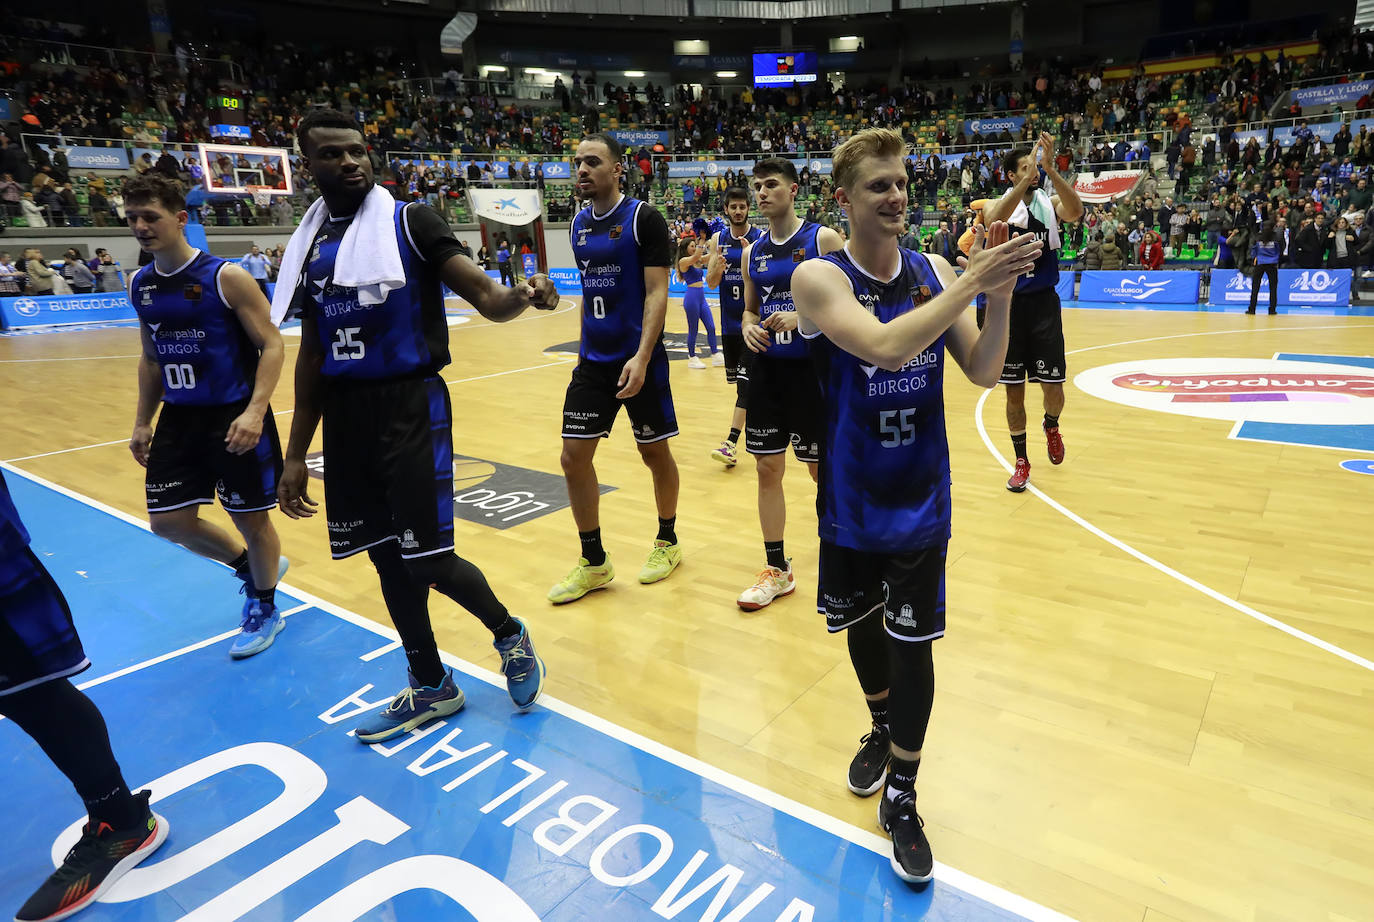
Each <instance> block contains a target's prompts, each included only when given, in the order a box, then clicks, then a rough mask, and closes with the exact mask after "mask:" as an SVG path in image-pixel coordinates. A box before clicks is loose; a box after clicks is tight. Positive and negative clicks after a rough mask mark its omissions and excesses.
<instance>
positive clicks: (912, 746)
mask: <svg viewBox="0 0 1374 922" xmlns="http://www.w3.org/2000/svg"><path fill="white" fill-rule="evenodd" d="M933 643H934V642H933V641H930V640H923V641H919V642H916V643H910V642H907V641H902V640H892V641H890V644H889V650H890V656H891V667H890V668H891V670H892V691H891V693H889V695H888V698H887V710H888V717H889V720H890V726H891V728H892V742H893V745H896V746H898V747H900V748H902V749H906V750H910V751H911V752H920V751H921V748H922V747H923V746H924V745H925V741H926V728H927V727H928V726H930V711H931V706H932V705H933V704H934V703H935V660H934V659H933V657H932V652H933V650H932V647H933Z"/></svg>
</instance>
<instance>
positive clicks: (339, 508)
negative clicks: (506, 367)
mask: <svg viewBox="0 0 1374 922" xmlns="http://www.w3.org/2000/svg"><path fill="white" fill-rule="evenodd" d="M296 132H297V139H298V141H299V142H300V147H301V153H302V154H303V155H304V158H305V159H304V164H305V166H306V168H307V169H309V171H310V173H311V175H312V176H313V177H314V179H315V181H316V182H317V183H318V184H319V187H320V193H321V198H320V200H319V201H317V202H316V203H315V205H313V206H311V211H310V212H308V213H307V214H306V216H305V218H304V219H303V220H302V222H301V226H300V227H299V228H298V229H297V230H296V233H295V234H294V235H293V236H292V238H291V242H290V243H289V244H288V246H287V250H286V256H285V258H284V259H283V261H282V271H281V275H280V277H279V278H280V279H281V280H285V279H288V278H295V279H297V280H298V283H297V284H296V285H295V287H294V288H292V287H291V286H290V283H289V282H285V281H279V287H278V289H277V293H276V296H275V297H274V299H273V300H274V305H273V316H274V317H277V318H280V317H283V316H285V315H286V313H287V312H288V310H290V309H291V308H299V309H300V310H301V350H300V356H299V358H298V359H297V361H296V379H295V383H296V408H295V414H294V417H293V419H292V424H291V438H290V441H289V443H288V445H287V450H286V464H285V468H284V470H283V472H282V476H281V484H280V486H279V488H278V500H279V502H280V504H281V508H282V511H283V512H285V513H286V514H287V515H289V516H291V517H293V518H301V517H304V516H309V515H313V514H314V511H315V510H314V508H313V507H314V506H315V503H314V501H313V500H311V499H310V497H309V495H308V494H307V491H306V476H307V475H306V466H305V460H306V452H307V451H308V450H309V448H310V443H311V441H312V440H313V438H314V435H315V429H316V427H317V426H319V424H320V419H321V417H322V416H323V420H324V459H325V470H324V491H325V508H326V519H327V521H328V526H329V547H330V551H331V553H332V554H333V556H334V557H336V558H341V557H349V556H351V555H353V554H357V553H360V552H364V551H365V552H367V555H368V557H369V558H370V559H371V561H372V564H373V566H374V567H376V569H377V576H378V578H379V580H380V581H381V588H382V598H383V600H384V601H385V602H386V607H387V612H388V614H390V616H391V620H392V623H393V624H395V625H396V631H397V633H398V634H400V636H401V644H402V647H403V648H404V650H405V655H406V661H407V663H408V664H409V667H410V675H409V683H408V686H407V688H406V689H405V690H404V691H402V692H401V693H400V694H399V695H397V696H396V698H395V699H394V700H393V701H392V702H391V705H390V706H389V707H387V708H385V709H384V710H383V711H382V712H381V713H379V714H377V715H375V716H374V717H372V718H371V719H369V720H367V721H366V722H365V723H363V725H362V726H360V727H358V728H357V731H356V736H357V738H358V740H359V741H361V742H364V743H376V742H380V741H382V740H387V739H391V738H393V737H397V736H401V735H403V734H405V733H407V732H409V731H410V730H413V729H415V728H416V727H418V726H420V725H422V724H424V723H426V722H428V721H431V720H434V719H435V718H438V717H442V716H444V715H447V714H452V713H454V712H456V711H457V710H459V709H460V708H462V707H463V704H464V701H465V699H464V696H463V692H462V690H461V689H460V688H459V687H458V685H457V683H456V682H455V681H454V677H453V673H452V671H451V670H449V669H448V668H446V667H445V666H444V665H443V663H442V662H441V661H440V659H439V650H438V646H437V645H436V644H435V641H434V632H433V629H432V627H431V625H430V620H429V608H428V599H429V590H430V588H431V587H432V588H435V589H438V590H439V591H440V592H441V593H443V594H444V595H446V596H448V597H449V598H450V599H453V600H454V601H455V602H457V603H458V604H460V605H462V606H463V607H464V608H466V609H468V611H470V612H472V614H474V615H475V616H476V617H477V618H478V619H479V620H480V621H481V622H482V624H483V626H484V627H486V628H487V629H488V630H490V631H491V633H492V637H493V643H494V646H495V647H496V650H497V652H498V653H500V655H501V671H502V672H503V673H504V674H505V676H506V687H507V690H508V691H509V692H510V696H511V699H512V701H513V702H514V703H515V705H516V707H517V708H519V709H521V710H525V709H527V708H529V707H531V706H533V705H534V702H535V700H536V699H537V698H538V697H539V694H540V692H541V691H542V689H543V681H544V664H543V663H542V662H541V661H540V659H539V657H538V656H536V655H535V652H534V646H533V644H532V643H531V641H530V636H529V632H528V630H527V629H526V627H525V625H524V623H523V622H522V621H520V620H519V619H517V618H513V617H512V616H511V615H510V613H509V612H508V611H507V610H506V607H505V606H504V605H502V604H501V602H500V601H499V600H498V599H497V598H496V596H495V594H493V593H492V591H491V588H490V586H488V585H487V580H486V577H485V576H483V575H482V571H481V570H479V569H478V568H477V567H476V566H474V565H473V564H472V563H470V562H468V561H466V560H464V559H463V558H461V557H459V556H457V555H456V554H455V553H454V540H453V539H454V534H453V431H452V411H451V406H450V403H449V395H448V386H447V385H446V384H445V383H444V381H443V379H442V378H440V377H439V371H440V369H442V368H443V367H444V366H445V365H447V364H448V362H449V350H448V324H447V320H446V318H445V316H444V295H443V286H444V285H447V286H448V287H449V288H451V289H453V290H454V291H455V292H457V293H458V295H459V296H460V297H462V298H464V299H466V300H467V301H468V302H469V303H470V304H472V305H473V306H474V307H475V308H476V309H477V311H478V312H479V313H480V314H482V316H483V317H486V318H487V319H489V320H495V321H504V320H509V319H511V318H512V317H515V316H517V315H519V314H520V313H522V312H523V311H524V310H525V308H526V307H529V306H531V305H534V306H536V307H539V308H542V309H552V308H553V307H555V306H557V304H558V295H557V293H556V292H555V291H554V288H553V284H552V283H551V282H550V281H549V280H548V279H547V278H546V277H544V276H542V275H536V276H533V277H532V278H531V279H529V280H528V281H527V282H526V283H524V284H521V285H517V286H515V287H513V288H505V287H503V286H501V285H499V284H497V283H496V282H495V281H494V280H492V279H491V278H489V277H488V276H487V274H486V273H485V272H483V271H482V270H481V269H479V268H477V266H476V265H474V264H473V262H472V260H470V259H468V258H467V257H466V256H464V255H462V253H461V251H460V249H459V246H458V241H457V240H455V239H454V238H453V234H452V233H451V232H450V231H449V228H448V225H447V224H445V223H444V219H443V218H442V217H440V216H439V213H438V212H436V211H435V210H434V209H432V208H430V207H429V206H428V205H424V204H421V203H419V202H414V203H411V204H408V205H407V204H402V203H398V202H396V201H395V200H394V199H392V198H391V196H390V195H388V194H387V193H386V191H385V190H384V189H382V188H381V187H380V186H377V185H375V184H374V183H373V180H372V164H371V162H370V160H369V159H368V155H367V147H366V146H365V144H364V141H363V136H362V134H361V132H359V131H358V128H357V123H356V121H355V120H353V119H352V118H350V117H349V116H346V115H344V114H343V113H341V112H337V111H334V110H330V109H323V110H315V111H312V112H311V113H309V114H308V115H306V116H305V118H303V119H301V122H300V124H299V125H298V127H297V129H296ZM353 235H356V236H353ZM352 246H356V247H357V248H358V249H357V250H355V251H354V252H370V253H379V252H384V251H386V250H390V249H392V248H394V249H395V251H396V253H397V254H398V256H399V263H400V270H401V274H402V276H403V279H402V284H400V285H399V286H396V287H393V285H392V284H391V283H392V282H394V281H396V280H395V279H394V278H385V279H384V278H383V277H382V276H381V274H382V273H385V272H386V271H387V268H386V267H385V266H383V265H378V266H376V267H374V268H373V270H372V273H374V275H373V278H374V279H375V281H372V280H369V279H368V278H364V277H359V276H357V275H346V274H345V273H347V272H349V271H356V270H357V269H358V264H357V263H356V262H346V258H345V256H344V255H343V254H345V253H348V252H349V247H352ZM385 261H386V260H385V259H382V260H381V262H385ZM341 275H342V276H343V277H344V279H346V280H347V282H348V283H345V281H343V280H341V279H340V276H341ZM384 281H385V282H387V284H383V282H384ZM350 283H351V284H350Z"/></svg>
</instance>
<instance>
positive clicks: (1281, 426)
mask: <svg viewBox="0 0 1374 922" xmlns="http://www.w3.org/2000/svg"><path fill="white" fill-rule="evenodd" d="M1274 358H1275V359H1282V360H1284V361H1290V362H1320V363H1322V364H1324V365H1349V366H1350V367H1352V368H1374V358H1370V357H1369V356H1362V355H1318V354H1312V353H1307V352H1280V353H1278V354H1277V355H1275V356H1274ZM1231 437H1232V438H1235V439H1245V440H1248V441H1253V442H1277V443H1280V444H1289V445H1304V446H1307V447H1309V448H1339V449H1346V450H1349V451H1368V452H1374V416H1371V418H1370V423H1369V424H1368V425H1348V426H1324V425H1311V424H1305V423H1262V422H1255V421H1254V420H1246V421H1245V422H1242V423H1240V424H1239V425H1237V426H1236V428H1235V430H1234V431H1233V432H1232V433H1231Z"/></svg>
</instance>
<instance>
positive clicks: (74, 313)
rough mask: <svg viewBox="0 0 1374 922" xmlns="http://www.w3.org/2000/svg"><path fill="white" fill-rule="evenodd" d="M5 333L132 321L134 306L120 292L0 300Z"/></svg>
mask: <svg viewBox="0 0 1374 922" xmlns="http://www.w3.org/2000/svg"><path fill="white" fill-rule="evenodd" d="M0 319H2V320H3V321H4V327H5V329H7V330H9V329H17V328H22V327H48V326H66V325H68V324H81V323H103V322H107V321H112V320H136V319H137V314H135V313H134V306H133V305H132V304H130V303H129V296H128V295H127V294H125V293H124V292H122V291H107V292H101V293H98V294H89V295H39V296H30V295H24V296H23V297H19V298H0Z"/></svg>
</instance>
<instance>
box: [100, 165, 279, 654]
mask: <svg viewBox="0 0 1374 922" xmlns="http://www.w3.org/2000/svg"><path fill="white" fill-rule="evenodd" d="M123 191H124V200H125V208H126V211H127V214H128V221H129V228H130V229H131V230H132V231H133V232H134V236H135V237H136V238H137V240H138V244H139V246H140V247H141V248H142V249H143V250H144V252H147V253H151V254H152V257H153V261H152V262H151V263H149V264H148V265H146V266H144V267H143V268H141V269H139V270H138V271H137V272H135V273H134V274H133V275H132V276H131V277H130V279H129V300H130V302H131V303H132V304H133V306H134V310H135V311H136V312H137V313H138V319H139V330H140V332H141V333H142V338H143V356H142V358H141V359H140V360H139V363H138V409H137V412H136V414H135V418H134V430H133V435H132V436H131V438H130V440H129V449H130V450H131V451H132V452H133V455H134V458H135V460H137V461H138V463H139V464H142V465H143V466H144V467H146V468H147V469H148V471H147V476H146V478H145V485H144V491H145V494H146V496H147V504H148V515H149V521H150V523H151V525H152V529H153V532H154V533H156V534H158V535H161V536H162V537H164V538H167V539H168V540H170V541H175V542H177V543H178V544H182V545H184V546H186V547H187V548H189V549H191V550H193V551H195V552H196V553H198V554H200V555H202V556H204V557H208V558H210V559H211V560H217V561H219V562H220V563H225V564H228V565H230V566H231V567H233V568H234V572H235V573H236V575H237V576H238V577H239V578H240V579H241V580H242V581H243V589H244V592H245V594H246V596H247V598H246V600H245V602H244V606H243V612H242V617H241V620H240V632H239V635H238V637H236V638H235V639H234V641H233V643H232V644H231V645H230V647H229V655H230V656H232V657H234V658H242V657H245V656H252V655H253V654H254V653H260V652H261V651H263V650H265V649H267V648H268V647H269V646H271V645H272V641H273V639H274V638H275V637H276V635H277V632H278V631H280V630H281V626H282V621H281V616H280V614H279V613H278V612H277V609H276V586H277V580H278V579H279V578H280V576H281V574H282V572H284V566H283V565H284V563H285V561H283V560H282V559H281V556H280V555H281V542H280V540H279V539H278V538H277V532H276V529H275V528H273V527H272V523H271V521H270V520H269V518H268V512H269V510H271V508H272V507H273V506H275V505H276V492H277V476H278V475H279V474H280V473H281V467H282V456H281V445H280V443H279V442H278V440H277V426H276V423H275V422H274V420H273V418H272V412H271V407H270V406H269V405H268V400H269V399H270V398H271V396H272V390H273V388H275V387H276V385H277V378H278V376H279V375H280V374H281V365H282V341H281V334H280V333H278V332H277V329H276V327H274V326H273V325H272V323H271V321H270V320H269V319H268V304H267V298H266V297H265V296H264V295H263V293H262V290H261V289H260V288H258V285H257V283H256V282H254V281H253V279H252V278H251V277H250V276H249V275H248V273H247V272H245V271H243V270H242V269H240V268H239V267H237V266H234V265H231V264H229V263H227V262H225V261H224V260H222V259H216V258H215V257H213V256H211V255H209V254H208V253H204V252H201V251H200V250H197V249H195V248H194V247H192V246H191V245H190V244H189V243H188V242H187V241H186V236H185V232H184V229H185V227H186V221H187V213H186V210H185V206H186V202H185V199H184V198H183V196H182V192H181V187H180V186H178V185H177V184H176V183H174V182H170V181H168V180H166V179H164V178H161V177H160V176H155V175H153V174H151V173H149V174H147V175H144V176H140V177H138V178H137V179H134V180H131V181H130V182H128V183H125V187H124V190H123ZM159 404H161V405H162V412H161V414H160V415H159V416H158V421H157V429H156V431H154V430H153V426H152V422H153V414H155V413H157V411H158V405H159ZM216 493H218V495H219V501H220V504H221V505H222V506H223V507H224V508H225V510H226V511H227V512H228V513H229V516H230V519H231V520H232V521H233V523H234V525H235V526H236V527H237V529H238V531H239V533H240V535H241V536H242V537H241V539H236V538H234V537H233V536H231V535H230V534H229V533H228V532H226V531H224V530H223V529H221V528H219V527H218V526H216V525H213V524H211V523H209V522H206V521H204V520H203V519H201V518H200V514H199V507H200V506H201V505H204V504H206V503H212V502H214V497H215V494H216Z"/></svg>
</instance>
